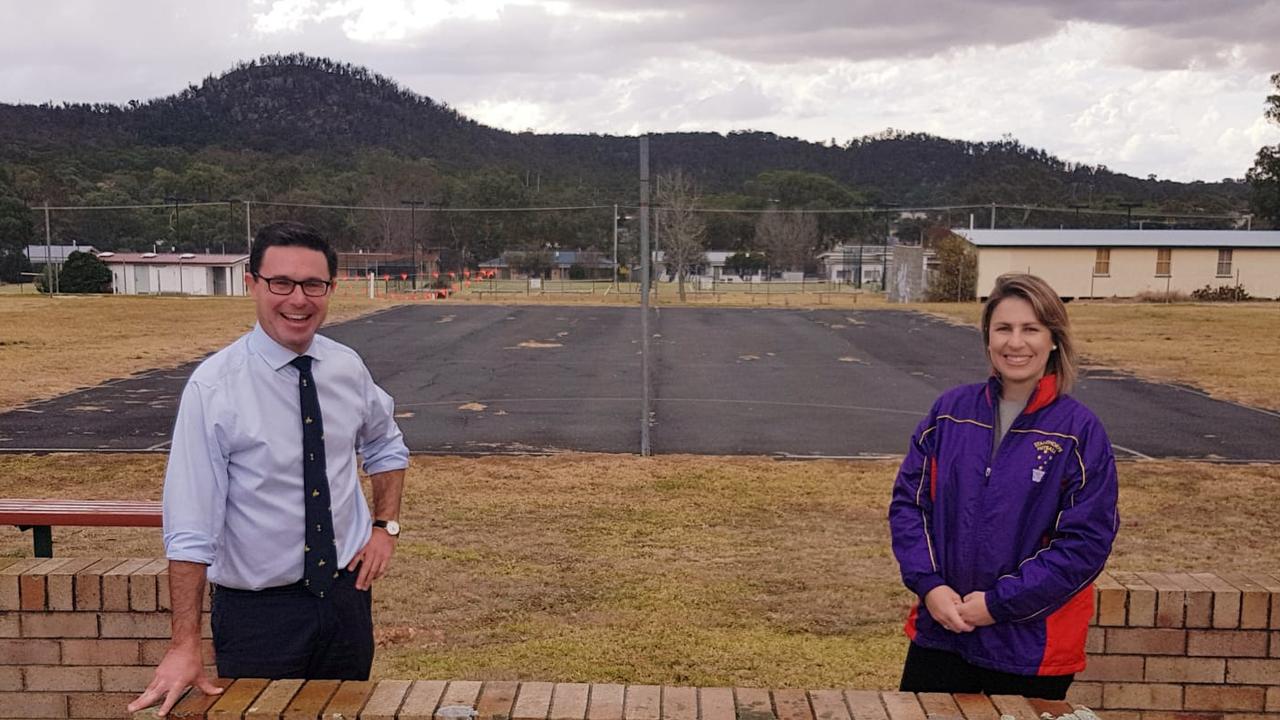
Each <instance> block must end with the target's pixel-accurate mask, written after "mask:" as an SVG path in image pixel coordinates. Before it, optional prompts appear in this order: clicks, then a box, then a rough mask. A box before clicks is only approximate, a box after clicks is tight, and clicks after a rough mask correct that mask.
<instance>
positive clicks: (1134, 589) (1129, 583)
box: [1111, 570, 1156, 627]
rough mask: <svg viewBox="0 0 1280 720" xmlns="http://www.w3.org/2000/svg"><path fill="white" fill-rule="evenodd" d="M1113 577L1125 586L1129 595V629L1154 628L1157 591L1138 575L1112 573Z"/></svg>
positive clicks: (1127, 618) (1117, 571) (1127, 617)
mask: <svg viewBox="0 0 1280 720" xmlns="http://www.w3.org/2000/svg"><path fill="white" fill-rule="evenodd" d="M1111 577H1112V578H1114V579H1115V581H1116V582H1118V583H1120V584H1121V585H1123V586H1124V589H1125V592H1126V593H1127V594H1128V613H1127V616H1126V622H1125V624H1126V625H1127V626H1129V627H1153V626H1154V625H1155V624H1156V590H1155V588H1153V587H1151V586H1150V585H1148V584H1147V583H1146V582H1145V581H1144V580H1142V579H1141V578H1140V577H1138V574H1137V573H1132V572H1121V571H1119V570H1115V571H1112V573H1111Z"/></svg>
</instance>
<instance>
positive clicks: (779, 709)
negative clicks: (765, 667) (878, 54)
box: [773, 690, 954, 720]
mask: <svg viewBox="0 0 1280 720" xmlns="http://www.w3.org/2000/svg"><path fill="white" fill-rule="evenodd" d="M952 706H953V707H954V703H953V704H952ZM773 709H774V712H775V713H776V714H777V716H778V720H814V717H813V710H811V709H809V695H808V693H806V692H805V691H804V690H774V691H773Z"/></svg>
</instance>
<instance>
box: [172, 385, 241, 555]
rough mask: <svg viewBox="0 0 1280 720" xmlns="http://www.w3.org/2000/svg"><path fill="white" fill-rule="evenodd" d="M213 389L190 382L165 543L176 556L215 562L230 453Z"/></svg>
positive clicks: (177, 431)
mask: <svg viewBox="0 0 1280 720" xmlns="http://www.w3.org/2000/svg"><path fill="white" fill-rule="evenodd" d="M209 392H210V391H209V389H208V388H207V387H203V386H201V385H200V384H199V383H197V382H196V381H194V380H191V381H188V382H187V386H186V388H185V389H184V390H183V392H182V401H181V403H180V404H179V405H178V419H177V422H176V423H175V425H174V428H173V448H172V450H171V451H170V452H169V465H168V467H167V468H166V469H165V476H164V548H165V557H167V558H168V559H170V560H183V561H186V562H194V563H201V564H204V565H211V564H213V560H214V556H215V554H216V552H217V547H218V540H219V537H220V535H221V533H222V528H223V523H224V521H225V518H226V510H227V477H228V476H227V457H226V455H225V454H224V453H223V451H222V448H221V447H220V444H219V443H218V428H217V423H216V418H214V417H211V415H212V410H211V408H210V407H209V405H210V397H209V395H208V393H209Z"/></svg>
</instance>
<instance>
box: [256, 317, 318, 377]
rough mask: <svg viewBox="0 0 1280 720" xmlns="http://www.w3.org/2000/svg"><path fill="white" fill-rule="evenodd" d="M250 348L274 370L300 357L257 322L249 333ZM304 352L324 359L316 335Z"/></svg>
mask: <svg viewBox="0 0 1280 720" xmlns="http://www.w3.org/2000/svg"><path fill="white" fill-rule="evenodd" d="M249 349H250V350H252V351H253V352H254V353H255V354H257V355H258V356H259V357H261V358H262V359H263V361H264V362H266V363H267V365H269V366H270V367H271V369H272V370H279V369H280V368H282V367H284V366H285V365H288V364H289V362H290V361H292V360H293V359H294V358H296V357H298V353H295V352H294V351H292V350H290V349H289V348H287V347H285V346H283V345H281V344H280V343H278V342H276V341H275V340H274V339H273V338H272V337H271V336H270V335H268V334H267V331H266V330H263V329H262V325H261V324H260V323H255V324H254V326H253V331H252V332H250V333H249ZM302 354H303V355H310V356H311V357H312V358H313V359H314V360H324V351H323V350H322V349H321V346H320V344H319V343H317V342H316V339H315V338H314V337H313V338H311V347H309V348H307V351H306V352H304V353H302Z"/></svg>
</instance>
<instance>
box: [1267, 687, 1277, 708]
mask: <svg viewBox="0 0 1280 720" xmlns="http://www.w3.org/2000/svg"><path fill="white" fill-rule="evenodd" d="M1267 712H1280V687H1269V688H1267Z"/></svg>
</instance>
